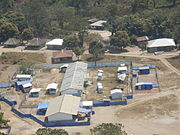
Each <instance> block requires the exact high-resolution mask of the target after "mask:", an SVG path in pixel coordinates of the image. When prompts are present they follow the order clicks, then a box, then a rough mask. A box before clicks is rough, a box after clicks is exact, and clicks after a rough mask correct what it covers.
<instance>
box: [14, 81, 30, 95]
mask: <svg viewBox="0 0 180 135" xmlns="http://www.w3.org/2000/svg"><path fill="white" fill-rule="evenodd" d="M29 83H31V82H30V81H16V82H15V88H16V90H17V91H22V92H25V93H26V90H25V91H24V87H25V86H24V87H23V85H25V84H29ZM27 92H29V91H27Z"/></svg>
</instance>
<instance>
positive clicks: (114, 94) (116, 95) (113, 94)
mask: <svg viewBox="0 0 180 135" xmlns="http://www.w3.org/2000/svg"><path fill="white" fill-rule="evenodd" d="M122 97H123V93H122V90H121V89H114V90H111V98H112V99H121V98H122Z"/></svg>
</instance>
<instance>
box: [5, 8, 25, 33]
mask: <svg viewBox="0 0 180 135" xmlns="http://www.w3.org/2000/svg"><path fill="white" fill-rule="evenodd" d="M4 17H5V18H6V19H7V20H8V21H9V22H11V23H13V24H15V25H16V26H17V27H18V29H19V31H20V32H22V31H23V30H24V29H25V28H27V22H26V19H25V16H24V15H23V14H20V13H17V12H13V11H9V12H7V13H6V14H5V15H4Z"/></svg>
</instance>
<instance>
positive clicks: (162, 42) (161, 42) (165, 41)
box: [147, 38, 176, 48]
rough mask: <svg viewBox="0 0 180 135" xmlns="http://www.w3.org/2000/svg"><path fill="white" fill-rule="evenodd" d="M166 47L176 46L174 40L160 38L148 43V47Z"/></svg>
mask: <svg viewBox="0 0 180 135" xmlns="http://www.w3.org/2000/svg"><path fill="white" fill-rule="evenodd" d="M165 46H176V44H175V42H174V39H171V38H160V39H155V40H150V41H148V45H147V47H149V48H151V47H165Z"/></svg>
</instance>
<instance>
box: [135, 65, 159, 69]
mask: <svg viewBox="0 0 180 135" xmlns="http://www.w3.org/2000/svg"><path fill="white" fill-rule="evenodd" d="M143 67H148V68H150V69H154V68H156V66H155V65H144V66H141V67H133V68H132V70H140V69H142V68H143Z"/></svg>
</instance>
